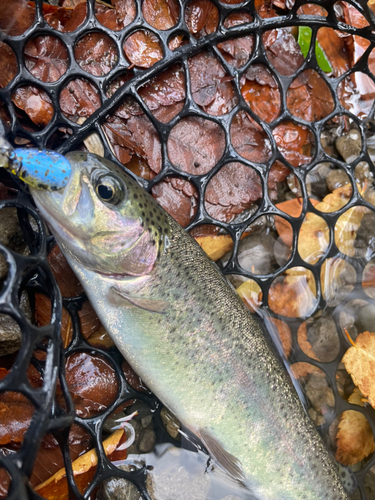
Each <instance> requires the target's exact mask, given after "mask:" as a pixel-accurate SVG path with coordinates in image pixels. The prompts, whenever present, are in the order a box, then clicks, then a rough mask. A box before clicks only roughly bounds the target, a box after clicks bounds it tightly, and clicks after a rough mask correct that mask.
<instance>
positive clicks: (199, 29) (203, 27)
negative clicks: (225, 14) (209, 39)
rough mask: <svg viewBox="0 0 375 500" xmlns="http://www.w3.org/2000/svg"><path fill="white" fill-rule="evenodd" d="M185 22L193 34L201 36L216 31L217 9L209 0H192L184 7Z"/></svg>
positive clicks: (217, 21)
mask: <svg viewBox="0 0 375 500" xmlns="http://www.w3.org/2000/svg"><path fill="white" fill-rule="evenodd" d="M185 23H186V26H187V28H188V30H189V31H190V33H191V34H192V35H193V36H195V37H196V38H202V37H204V36H207V35H209V34H211V33H214V32H215V31H216V29H217V25H218V24H219V11H218V9H217V7H216V6H215V5H214V4H213V3H212V2H210V1H209V0H193V1H192V2H189V3H188V4H187V6H186V8H185Z"/></svg>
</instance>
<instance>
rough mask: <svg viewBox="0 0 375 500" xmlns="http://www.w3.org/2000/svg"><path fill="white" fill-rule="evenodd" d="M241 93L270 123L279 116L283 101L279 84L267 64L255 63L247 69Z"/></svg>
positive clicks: (262, 117) (259, 114)
mask: <svg viewBox="0 0 375 500" xmlns="http://www.w3.org/2000/svg"><path fill="white" fill-rule="evenodd" d="M243 80H245V81H243ZM241 94H242V95H243V98H244V99H245V101H246V102H247V103H248V105H249V106H250V108H251V110H252V111H254V113H255V114H256V115H257V116H259V118H260V119H261V120H264V121H266V122H268V123H270V122H272V121H274V120H275V119H276V118H277V117H278V115H279V113H280V102H281V101H280V91H279V86H278V84H277V82H276V80H275V78H274V77H273V75H272V73H271V71H270V70H269V69H268V68H266V67H265V66H262V65H261V64H254V65H253V66H250V67H249V68H248V69H247V70H246V72H245V73H244V78H243V79H242V80H241Z"/></svg>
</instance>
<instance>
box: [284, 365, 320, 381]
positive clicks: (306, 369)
mask: <svg viewBox="0 0 375 500" xmlns="http://www.w3.org/2000/svg"><path fill="white" fill-rule="evenodd" d="M290 371H291V373H292V375H293V377H294V378H295V379H299V378H301V377H307V375H309V374H315V375H317V374H321V370H320V369H319V368H318V367H317V366H314V365H312V364H311V363H305V362H303V361H300V362H298V363H293V364H292V365H291V366H290Z"/></svg>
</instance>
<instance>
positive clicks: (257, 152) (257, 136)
mask: <svg viewBox="0 0 375 500" xmlns="http://www.w3.org/2000/svg"><path fill="white" fill-rule="evenodd" d="M276 128H277V127H276ZM275 130H276V129H275ZM230 134H231V141H232V144H233V147H234V148H235V150H236V151H237V153H239V154H240V155H241V156H243V157H244V158H246V159H247V160H250V161H253V162H255V163H264V162H266V161H267V160H269V159H270V157H271V155H272V148H271V143H270V140H269V139H268V136H267V134H266V132H265V131H264V130H263V128H262V127H261V126H260V125H259V124H258V123H257V122H256V121H255V120H253V119H252V118H251V117H250V116H249V115H247V114H246V113H245V112H243V111H240V112H239V113H237V114H236V116H235V117H234V118H233V121H232V125H231V128H230Z"/></svg>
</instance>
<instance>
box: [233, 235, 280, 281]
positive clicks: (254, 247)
mask: <svg viewBox="0 0 375 500" xmlns="http://www.w3.org/2000/svg"><path fill="white" fill-rule="evenodd" d="M275 240H276V238H275V237H274V236H273V235H271V234H264V233H263V234H258V235H254V236H253V235H251V236H248V237H247V238H244V239H243V240H242V241H241V242H240V245H239V248H238V262H239V264H240V266H241V267H242V268H243V269H245V271H250V272H254V273H256V274H268V273H270V272H272V270H273V260H274V255H273V247H274V245H275Z"/></svg>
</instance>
